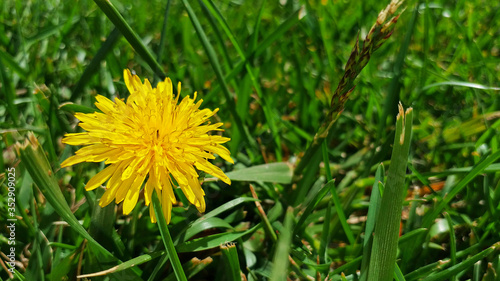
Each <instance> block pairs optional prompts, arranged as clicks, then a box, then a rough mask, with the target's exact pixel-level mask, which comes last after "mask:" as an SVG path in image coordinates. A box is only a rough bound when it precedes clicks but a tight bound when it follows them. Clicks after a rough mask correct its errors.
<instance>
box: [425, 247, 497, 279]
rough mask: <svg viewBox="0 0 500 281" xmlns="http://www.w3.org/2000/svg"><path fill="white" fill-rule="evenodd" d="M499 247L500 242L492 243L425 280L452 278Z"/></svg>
mask: <svg viewBox="0 0 500 281" xmlns="http://www.w3.org/2000/svg"><path fill="white" fill-rule="evenodd" d="M499 247H500V242H499V243H496V244H494V245H492V246H491V247H489V248H488V249H486V250H484V251H482V252H480V253H478V254H476V255H474V256H472V257H470V258H467V259H465V260H463V261H462V262H460V263H458V264H456V265H454V266H452V267H450V268H447V269H444V270H442V271H440V272H439V273H436V274H434V275H431V276H429V277H427V278H424V279H423V280H425V281H442V280H450V278H451V277H452V276H453V275H456V274H457V273H459V272H461V271H463V270H465V269H467V268H470V267H472V266H474V264H475V263H476V262H477V261H480V260H482V259H484V258H486V257H487V256H489V255H490V254H492V253H493V252H495V251H498V249H499Z"/></svg>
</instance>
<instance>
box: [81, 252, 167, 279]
mask: <svg viewBox="0 0 500 281" xmlns="http://www.w3.org/2000/svg"><path fill="white" fill-rule="evenodd" d="M165 254H166V253H165V251H157V252H153V253H151V254H144V255H140V256H138V257H135V258H133V259H131V260H128V261H126V262H124V263H121V264H119V265H117V266H114V267H112V268H110V269H107V270H103V271H100V272H95V273H88V274H82V275H79V276H78V278H90V277H96V276H103V275H108V274H112V273H116V272H120V271H123V270H126V269H130V268H132V267H135V266H137V265H140V264H143V263H146V262H148V261H151V260H153V259H156V258H157V257H159V256H162V255H165Z"/></svg>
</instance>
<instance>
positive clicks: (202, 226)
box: [183, 217, 233, 241]
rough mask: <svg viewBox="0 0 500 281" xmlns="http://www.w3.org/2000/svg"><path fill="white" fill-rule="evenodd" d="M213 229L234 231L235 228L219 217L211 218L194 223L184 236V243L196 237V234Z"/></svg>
mask: <svg viewBox="0 0 500 281" xmlns="http://www.w3.org/2000/svg"><path fill="white" fill-rule="evenodd" d="M211 228H226V229H233V227H232V226H231V225H230V224H229V223H227V222H226V221H225V220H223V219H220V218H218V217H211V218H208V219H205V220H202V221H199V222H198V223H193V224H192V225H190V226H189V227H188V228H187V230H186V233H185V234H184V237H183V238H184V241H187V240H189V239H190V238H191V237H193V236H195V235H196V234H198V233H200V232H202V231H204V230H207V229H211Z"/></svg>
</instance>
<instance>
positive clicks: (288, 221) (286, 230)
mask: <svg viewBox="0 0 500 281" xmlns="http://www.w3.org/2000/svg"><path fill="white" fill-rule="evenodd" d="M293 217H294V214H293V208H292V207H288V209H287V211H286V215H285V224H284V227H283V229H282V231H281V234H280V236H279V238H278V245H277V246H276V252H275V253H274V257H273V269H272V272H271V278H270V280H271V281H279V280H286V277H287V275H288V273H287V272H288V254H289V253H290V248H291V243H292V227H293Z"/></svg>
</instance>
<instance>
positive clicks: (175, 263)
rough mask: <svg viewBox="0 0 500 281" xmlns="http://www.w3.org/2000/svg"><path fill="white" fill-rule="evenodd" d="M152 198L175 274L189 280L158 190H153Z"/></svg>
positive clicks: (185, 280) (179, 277) (178, 277)
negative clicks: (171, 233) (176, 249)
mask: <svg viewBox="0 0 500 281" xmlns="http://www.w3.org/2000/svg"><path fill="white" fill-rule="evenodd" d="M151 199H152V203H153V207H154V210H155V215H156V218H157V222H158V228H159V229H160V234H161V239H162V240H163V244H165V249H167V255H168V258H169V259H170V262H171V263H172V267H173V268H174V273H175V276H176V277H177V280H181V281H187V278H186V274H185V273H184V269H182V265H181V262H180V260H179V257H178V256H177V252H176V251H175V247H174V242H173V241H172V237H171V236H170V232H169V231H168V227H167V221H166V220H165V217H164V216H163V212H162V210H161V204H160V200H159V199H158V195H157V194H156V191H155V192H153V195H152V196H151Z"/></svg>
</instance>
